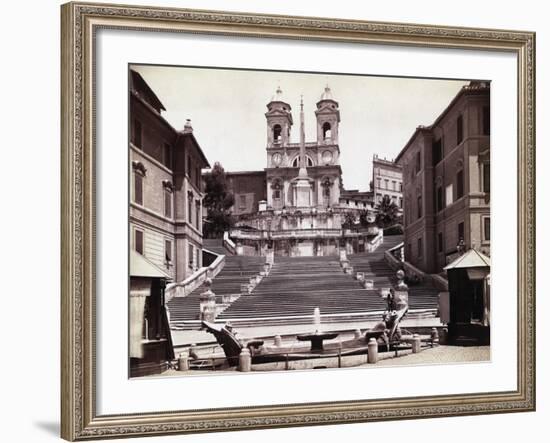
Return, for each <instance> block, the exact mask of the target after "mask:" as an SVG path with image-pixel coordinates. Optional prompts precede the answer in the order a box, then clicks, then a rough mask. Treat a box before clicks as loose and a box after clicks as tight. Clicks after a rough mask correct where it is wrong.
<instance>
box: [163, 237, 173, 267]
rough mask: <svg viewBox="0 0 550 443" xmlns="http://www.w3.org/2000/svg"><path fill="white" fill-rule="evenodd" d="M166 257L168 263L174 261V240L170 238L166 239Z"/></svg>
mask: <svg viewBox="0 0 550 443" xmlns="http://www.w3.org/2000/svg"><path fill="white" fill-rule="evenodd" d="M164 259H165V260H166V263H167V264H169V263H172V242H171V241H170V240H165V241H164Z"/></svg>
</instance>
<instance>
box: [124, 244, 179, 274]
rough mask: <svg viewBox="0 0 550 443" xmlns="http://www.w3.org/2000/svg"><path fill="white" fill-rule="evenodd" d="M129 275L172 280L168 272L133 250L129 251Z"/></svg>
mask: <svg viewBox="0 0 550 443" xmlns="http://www.w3.org/2000/svg"><path fill="white" fill-rule="evenodd" d="M130 277H149V278H165V279H166V280H172V277H171V276H170V274H168V273H166V272H165V271H163V270H162V269H160V268H159V267H158V266H156V265H154V264H153V263H151V262H150V261H149V260H147V259H146V258H145V257H144V256H143V255H141V254H140V253H138V252H136V251H134V250H131V251H130Z"/></svg>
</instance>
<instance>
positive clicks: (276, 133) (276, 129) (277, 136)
mask: <svg viewBox="0 0 550 443" xmlns="http://www.w3.org/2000/svg"><path fill="white" fill-rule="evenodd" d="M281 132H282V128H281V125H275V126H273V142H274V143H277V142H280V141H281Z"/></svg>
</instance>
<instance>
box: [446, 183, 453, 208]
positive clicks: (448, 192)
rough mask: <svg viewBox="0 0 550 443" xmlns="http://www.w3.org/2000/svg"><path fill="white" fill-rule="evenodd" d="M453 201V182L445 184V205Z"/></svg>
mask: <svg viewBox="0 0 550 443" xmlns="http://www.w3.org/2000/svg"><path fill="white" fill-rule="evenodd" d="M452 202H453V184H452V183H451V184H450V185H447V187H446V188H445V205H446V206H449V205H450V204H451V203H452Z"/></svg>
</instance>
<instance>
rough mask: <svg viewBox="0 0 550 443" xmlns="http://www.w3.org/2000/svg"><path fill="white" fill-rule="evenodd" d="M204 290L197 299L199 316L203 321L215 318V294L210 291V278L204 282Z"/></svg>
mask: <svg viewBox="0 0 550 443" xmlns="http://www.w3.org/2000/svg"><path fill="white" fill-rule="evenodd" d="M204 285H205V287H206V291H204V292H203V293H201V295H200V301H199V309H200V318H201V320H205V321H214V320H215V319H216V314H217V312H216V294H214V293H213V292H212V291H211V289H210V288H211V286H212V280H211V279H209V278H207V279H206V280H205V282H204Z"/></svg>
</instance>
